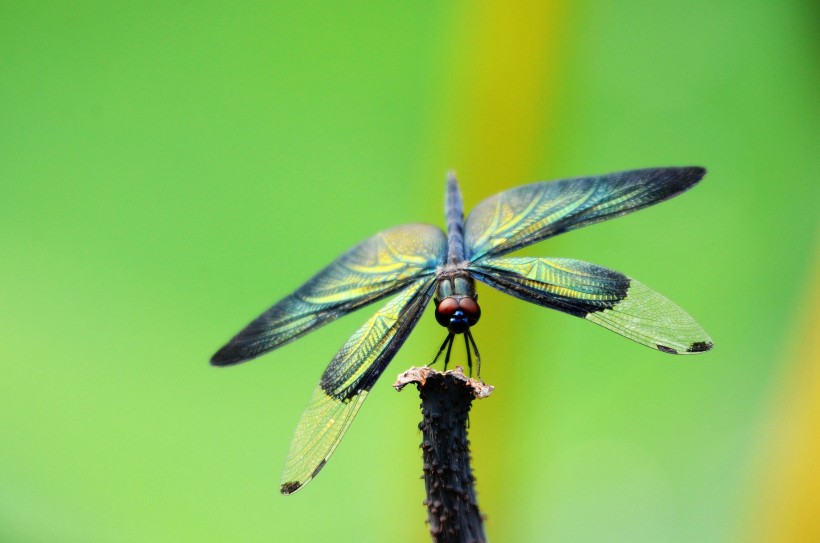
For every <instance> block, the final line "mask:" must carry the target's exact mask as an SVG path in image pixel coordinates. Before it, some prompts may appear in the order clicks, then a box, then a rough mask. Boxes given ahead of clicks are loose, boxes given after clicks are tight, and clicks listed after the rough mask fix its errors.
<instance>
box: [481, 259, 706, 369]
mask: <svg viewBox="0 0 820 543" xmlns="http://www.w3.org/2000/svg"><path fill="white" fill-rule="evenodd" d="M470 271H471V273H473V274H474V275H475V277H476V279H478V280H480V281H482V282H484V283H487V284H488V285H490V286H492V287H495V288H497V289H498V290H500V291H502V292H506V293H507V294H511V295H513V296H515V297H516V298H521V299H522V300H526V301H528V302H532V303H534V304H538V305H542V306H544V307H550V308H553V309H557V310H559V311H563V312H564V313H569V314H570V315H575V316H576V317H582V318H584V319H586V320H588V321H592V322H594V323H596V324H599V325H601V326H603V327H604V328H608V329H610V330H612V331H613V332H616V333H618V334H620V335H622V336H624V337H627V338H629V339H631V340H633V341H637V342H638V343H641V344H643V345H646V346H648V347H652V348H653V349H658V350H659V351H663V352H666V353H672V354H690V353H699V352H703V351H708V350H709V349H711V348H712V339H711V338H710V337H709V335H708V334H707V333H706V332H705V331H704V330H703V328H701V327H700V325H699V324H698V323H697V322H695V320H694V319H693V318H692V317H690V316H689V314H688V313H686V312H685V311H684V310H683V309H681V308H680V307H678V306H677V305H676V304H674V303H672V302H671V301H669V300H668V299H666V298H665V297H663V296H661V295H660V294H658V293H657V292H655V291H653V290H651V289H649V288H648V287H646V286H645V285H643V284H642V283H639V282H638V281H635V280H634V279H631V278H629V277H627V276H626V275H623V274H622V273H619V272H616V271H613V270H610V269H607V268H604V267H601V266H597V265H595V264H590V263H589V262H581V261H580V260H571V259H567V258H552V259H547V258H523V257H522V258H483V259H482V260H481V261H480V263H477V264H472V265H471V266H470Z"/></svg>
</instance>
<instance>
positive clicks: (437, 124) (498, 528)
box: [429, 1, 565, 539]
mask: <svg viewBox="0 0 820 543" xmlns="http://www.w3.org/2000/svg"><path fill="white" fill-rule="evenodd" d="M561 7H562V4H561V3H553V2H543V1H531V2H530V1H527V2H515V3H510V2H501V1H490V2H477V3H464V4H461V5H459V9H457V10H456V11H454V13H453V17H451V20H452V21H455V23H454V25H453V27H452V28H451V30H452V32H453V35H451V37H450V39H451V40H452V47H450V51H451V53H450V54H451V55H452V56H451V57H450V58H447V59H445V61H444V62H443V63H442V65H443V69H445V70H446V73H445V74H444V75H443V77H442V79H443V80H444V81H446V84H445V85H444V89H445V90H444V92H443V96H444V97H443V100H442V101H441V102H440V103H438V104H437V107H436V109H437V111H436V112H435V117H436V118H435V120H434V121H433V122H432V123H429V124H430V126H431V127H432V129H433V130H435V134H436V137H434V138H431V143H432V146H431V149H432V153H433V156H432V157H431V160H430V161H429V162H430V163H431V164H437V165H440V166H439V167H442V166H443V167H446V168H455V169H456V172H457V174H458V177H459V180H460V181H461V187H462V190H463V192H464V197H465V212H469V211H470V209H471V208H472V207H473V206H474V205H475V204H476V203H477V202H478V201H479V200H481V199H483V198H486V197H487V196H490V195H492V194H495V193H496V192H499V191H500V190H503V189H507V188H512V187H514V186H517V185H521V184H525V183H529V182H533V181H536V180H539V179H542V178H543V177H544V176H545V172H543V171H539V169H540V167H541V166H540V165H541V164H543V163H544V162H545V157H546V156H547V155H548V153H549V149H550V148H551V146H550V139H551V138H552V134H554V133H555V127H554V126H553V125H552V123H551V122H550V120H549V119H550V118H551V117H552V115H551V114H552V112H553V111H555V99H554V97H555V95H556V94H555V92H556V90H557V89H556V85H554V84H553V81H554V79H555V75H556V72H557V65H558V62H559V58H560V56H559V54H558V53H559V50H558V49H559V45H560V43H561V32H562V30H561V29H562V28H563V27H564V26H565V24H564V20H563V12H564V10H563V9H560V8H561ZM444 50H445V51H446V49H444ZM442 173H443V172H442ZM479 288H480V287H479ZM487 290H488V288H486V287H485V288H484V289H482V292H487ZM519 304H520V302H519V301H518V300H514V299H512V298H511V297H504V296H500V295H498V296H496V297H494V298H493V303H492V314H491V313H490V312H488V311H486V310H485V316H484V317H483V318H482V321H483V322H482V323H480V325H479V326H478V327H477V330H476V331H475V334H476V340H477V342H478V345H479V348H480V349H481V352H482V355H483V356H482V359H483V361H484V364H483V366H482V368H483V370H484V371H483V376H484V378H485V379H487V380H488V382H490V383H491V384H493V385H496V386H497V387H498V388H499V389H500V390H508V391H510V393H509V394H507V395H499V397H498V398H493V399H491V400H488V401H489V402H490V404H489V405H482V406H479V407H478V410H479V412H480V415H479V414H478V413H477V414H476V417H478V416H480V421H481V422H480V429H477V430H476V431H475V432H473V433H472V435H471V440H472V441H473V456H474V458H475V465H474V469H475V470H476V477H477V480H478V491H479V503H480V505H481V507H482V510H483V511H485V512H486V513H487V514H488V516H489V519H490V521H489V523H488V530H489V533H490V539H492V534H493V533H514V530H515V526H514V525H515V518H514V515H510V514H508V508H509V507H510V505H509V504H512V503H515V502H516V500H515V499H513V495H514V494H516V495H518V497H519V499H520V497H521V494H520V492H514V491H513V489H515V488H519V489H520V487H521V485H518V484H515V482H514V481H511V480H510V472H511V471H510V468H511V467H512V464H514V463H516V462H517V461H518V460H517V457H516V455H515V452H514V451H509V454H500V452H499V450H498V443H506V442H508V441H509V439H508V438H507V437H505V436H507V435H509V434H510V433H511V432H515V431H516V430H515V428H516V427H517V425H515V424H511V420H512V419H515V418H516V417H524V418H526V413H524V412H523V410H524V409H525V407H526V406H522V405H521V404H520V403H515V402H513V403H510V401H509V398H511V397H514V391H516V390H523V389H525V388H526V387H527V382H528V381H529V380H530V379H531V378H532V373H525V372H515V371H510V365H509V364H505V362H506V361H509V360H515V359H517V357H516V354H515V352H514V351H515V344H516V343H517V342H516V341H515V339H514V338H513V337H512V336H511V334H512V335H514V334H515V333H516V330H518V328H519V327H517V326H516V314H517V313H518V312H517V311H516V310H515V309H516V307H518V306H519ZM496 346H497V347H496ZM494 353H504V355H503V359H501V357H500V356H498V355H497V354H494ZM542 354H543V353H542ZM505 397H506V398H507V400H506V401H505V400H504V398H505ZM476 428H478V426H476ZM488 436H492V437H488ZM490 466H493V469H488V468H490ZM505 466H506V467H505Z"/></svg>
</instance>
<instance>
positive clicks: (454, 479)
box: [393, 367, 493, 543]
mask: <svg viewBox="0 0 820 543" xmlns="http://www.w3.org/2000/svg"><path fill="white" fill-rule="evenodd" d="M410 383H415V384H416V386H417V387H418V390H419V396H420V397H421V412H422V421H421V423H420V424H419V429H421V432H422V436H423V441H422V443H421V449H422V456H423V459H424V486H425V488H426V490H427V499H426V500H425V505H426V506H427V519H428V522H429V524H430V535H431V536H432V537H433V541H434V542H435V543H466V542H469V543H474V542H475V543H484V542H485V541H487V537H486V535H485V533H484V518H483V516H482V514H481V511H480V510H479V508H478V501H477V500H476V492H475V485H474V483H475V478H474V477H473V472H472V468H471V467H470V442H469V441H468V440H467V426H468V416H469V413H470V406H471V405H472V401H473V399H480V398H486V397H487V396H489V395H490V393H491V392H492V390H493V387H491V386H489V385H485V384H484V383H482V382H481V381H478V380H476V379H472V378H469V377H467V376H466V375H464V371H463V370H462V368H461V367H456V369H455V370H453V371H447V372H443V373H442V372H439V371H436V370H433V369H431V368H428V367H423V368H411V369H409V370H407V371H406V372H404V373H403V374H402V375H400V376H399V380H398V381H397V382H396V383H395V384H394V385H393V386H394V387H396V389H397V390H401V389H402V388H404V387H405V386H406V385H408V384H410Z"/></svg>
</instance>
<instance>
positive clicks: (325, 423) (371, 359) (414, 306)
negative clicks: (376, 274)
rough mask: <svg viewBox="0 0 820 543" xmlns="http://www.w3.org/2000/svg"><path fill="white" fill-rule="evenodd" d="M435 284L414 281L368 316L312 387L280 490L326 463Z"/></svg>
mask: <svg viewBox="0 0 820 543" xmlns="http://www.w3.org/2000/svg"><path fill="white" fill-rule="evenodd" d="M434 289H435V278H429V279H421V280H418V281H416V282H415V283H413V284H412V285H411V286H410V287H408V288H407V289H406V290H404V291H402V292H401V293H400V294H399V295H398V296H396V297H395V298H393V299H392V300H391V301H390V302H389V303H388V304H387V305H385V306H384V307H383V308H382V309H381V310H379V311H378V312H377V313H376V314H375V315H373V317H372V318H371V319H370V320H368V321H367V322H366V323H364V325H362V327H361V328H359V329H358V330H357V331H356V333H354V334H353V335H352V336H351V337H350V339H349V340H348V341H347V343H345V344H344V346H343V347H342V348H341V349H340V350H339V352H338V353H337V354H336V356H335V357H334V358H333V361H332V362H331V363H330V365H329V366H328V367H327V369H326V370H325V373H324V374H323V375H322V379H321V381H320V382H319V385H318V386H317V387H316V389H315V390H314V391H313V395H312V396H311V399H310V403H309V404H308V407H307V409H306V410H305V412H304V414H302V419H301V420H300V421H299V425H298V426H297V427H296V433H295V435H294V436H293V441H292V442H291V445H290V450H289V451H288V457H287V460H286V462H285V471H284V473H283V474H282V486H281V488H280V490H281V492H282V494H292V493H294V492H296V491H297V490H299V489H300V488H302V487H303V486H304V485H305V484H306V483H307V482H308V481H310V480H311V479H313V478H314V477H315V476H316V474H317V473H319V471H320V470H321V469H322V468H323V467H324V466H325V464H326V463H327V461H328V459H329V458H330V456H331V455H332V454H333V452H334V451H335V450H336V446H337V445H338V444H339V441H341V439H342V437H343V436H344V434H345V432H347V429H348V427H349V426H350V423H351V422H352V421H353V417H355V416H356V413H357V412H358V411H359V408H360V407H361V406H362V403H363V402H364V400H365V398H366V397H367V393H368V392H369V391H370V389H371V388H373V385H374V384H375V383H376V380H377V379H378V378H379V376H380V375H381V374H382V372H384V370H385V368H386V367H387V364H389V363H390V361H391V360H392V359H393V357H394V356H395V355H396V352H397V351H398V350H399V348H400V347H401V346H402V344H403V343H404V341H405V340H406V339H407V336H408V335H409V334H410V331H411V330H412V329H413V327H415V326H416V323H417V322H418V320H419V318H420V317H421V315H422V313H423V312H424V308H425V307H426V306H427V303H428V302H429V301H430V297H431V296H432V294H433V291H434Z"/></svg>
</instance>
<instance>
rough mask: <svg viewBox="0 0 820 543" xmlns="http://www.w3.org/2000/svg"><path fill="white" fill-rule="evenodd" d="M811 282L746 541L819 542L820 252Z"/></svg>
mask: <svg viewBox="0 0 820 543" xmlns="http://www.w3.org/2000/svg"><path fill="white" fill-rule="evenodd" d="M808 283H809V284H808V285H807V286H808V287H809V289H810V295H809V296H807V297H806V298H804V299H805V300H808V303H806V304H805V305H804V306H803V311H804V315H805V317H804V318H802V319H800V322H801V325H800V326H798V327H796V330H795V332H796V333H795V335H794V343H793V345H794V348H793V349H792V352H793V355H792V356H789V357H788V359H787V360H786V362H787V364H786V368H788V369H789V371H790V373H789V375H787V376H786V381H785V383H784V384H783V386H782V387H781V390H780V391H779V392H777V394H776V395H775V398H774V402H773V405H774V406H775V409H774V413H773V414H772V417H771V419H770V421H769V423H768V425H767V428H764V435H763V441H764V443H763V444H762V446H761V448H762V452H761V459H760V461H759V463H758V466H759V469H758V470H757V471H758V472H762V476H760V477H759V480H758V481H756V482H755V483H753V484H754V488H753V496H752V503H751V508H750V511H749V513H751V514H750V515H749V517H748V519H747V521H746V522H744V525H743V527H742V528H741V533H742V535H743V536H745V537H744V539H743V540H744V541H751V542H758V541H759V542H770V541H778V542H785V543H788V542H795V543H797V542H801V543H802V542H807V541H820V334H818V332H820V251H818V252H817V254H816V258H815V265H814V273H813V275H812V276H811V278H810V280H809V282H808Z"/></svg>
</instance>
